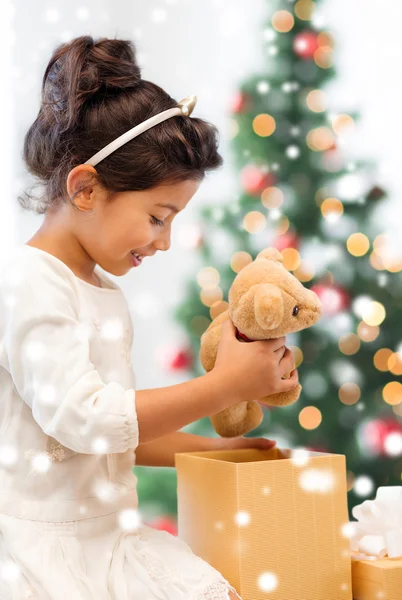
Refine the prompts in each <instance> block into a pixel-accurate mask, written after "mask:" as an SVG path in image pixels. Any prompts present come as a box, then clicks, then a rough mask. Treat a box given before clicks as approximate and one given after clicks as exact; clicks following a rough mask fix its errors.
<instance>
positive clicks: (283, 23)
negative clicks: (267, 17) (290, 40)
mask: <svg viewBox="0 0 402 600" xmlns="http://www.w3.org/2000/svg"><path fill="white" fill-rule="evenodd" d="M271 23H272V27H273V28H274V29H276V31H279V33H287V32H288V31H290V30H291V29H292V27H293V25H294V24H295V20H294V18H293V15H292V14H291V13H290V12H288V11H287V10H278V11H276V13H275V14H274V15H273V16H272V19H271Z"/></svg>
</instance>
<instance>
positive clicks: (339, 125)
mask: <svg viewBox="0 0 402 600" xmlns="http://www.w3.org/2000/svg"><path fill="white" fill-rule="evenodd" d="M354 126H355V122H354V120H353V119H352V117H351V116H350V115H346V114H342V115H337V116H336V117H335V118H334V120H333V121H332V129H333V130H334V131H335V133H337V134H338V135H339V134H342V133H343V132H344V131H345V130H346V129H353V128H354Z"/></svg>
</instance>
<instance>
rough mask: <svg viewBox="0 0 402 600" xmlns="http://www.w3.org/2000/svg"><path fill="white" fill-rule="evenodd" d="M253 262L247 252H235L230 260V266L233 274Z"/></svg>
mask: <svg viewBox="0 0 402 600" xmlns="http://www.w3.org/2000/svg"><path fill="white" fill-rule="evenodd" d="M251 262H253V257H252V256H251V254H249V253H248V252H243V251H240V252H235V253H234V254H233V256H232V258H231V261H230V266H231V268H232V270H233V271H234V272H235V273H240V271H241V270H242V269H243V268H244V267H246V266H247V265H249V264H250V263H251Z"/></svg>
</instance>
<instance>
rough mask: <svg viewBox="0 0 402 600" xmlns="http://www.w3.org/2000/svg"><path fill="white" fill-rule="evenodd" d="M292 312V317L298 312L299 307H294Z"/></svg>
mask: <svg viewBox="0 0 402 600" xmlns="http://www.w3.org/2000/svg"><path fill="white" fill-rule="evenodd" d="M292 314H293V316H294V317H297V315H298V314H299V307H298V306H295V307H294V309H293V313H292Z"/></svg>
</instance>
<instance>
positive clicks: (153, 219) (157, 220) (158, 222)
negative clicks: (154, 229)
mask: <svg viewBox="0 0 402 600" xmlns="http://www.w3.org/2000/svg"><path fill="white" fill-rule="evenodd" d="M151 218H152V223H153V224H154V225H159V227H163V226H164V224H165V223H164V222H163V221H160V220H159V219H157V218H156V217H151Z"/></svg>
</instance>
